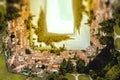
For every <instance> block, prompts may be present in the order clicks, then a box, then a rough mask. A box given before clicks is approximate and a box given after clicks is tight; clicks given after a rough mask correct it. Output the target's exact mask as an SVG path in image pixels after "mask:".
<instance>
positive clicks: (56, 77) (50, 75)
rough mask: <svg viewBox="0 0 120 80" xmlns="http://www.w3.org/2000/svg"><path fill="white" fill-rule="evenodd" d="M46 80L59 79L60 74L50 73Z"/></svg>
mask: <svg viewBox="0 0 120 80" xmlns="http://www.w3.org/2000/svg"><path fill="white" fill-rule="evenodd" d="M46 80H59V75H58V74H57V73H50V74H49V75H48V77H47V78H46Z"/></svg>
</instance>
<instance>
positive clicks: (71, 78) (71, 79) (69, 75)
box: [65, 74, 75, 80]
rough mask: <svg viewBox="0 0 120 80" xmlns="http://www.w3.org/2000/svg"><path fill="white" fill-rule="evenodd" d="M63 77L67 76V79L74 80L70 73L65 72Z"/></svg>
mask: <svg viewBox="0 0 120 80" xmlns="http://www.w3.org/2000/svg"><path fill="white" fill-rule="evenodd" d="M65 77H66V78H68V80H75V77H74V76H73V75H71V74H66V76H65Z"/></svg>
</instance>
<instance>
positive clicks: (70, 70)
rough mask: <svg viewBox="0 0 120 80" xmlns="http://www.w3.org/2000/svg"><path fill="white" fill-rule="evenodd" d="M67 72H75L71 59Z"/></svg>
mask: <svg viewBox="0 0 120 80" xmlns="http://www.w3.org/2000/svg"><path fill="white" fill-rule="evenodd" d="M66 70H67V72H68V73H72V72H73V71H74V67H73V63H72V62H71V60H70V59H68V61H67V66H66Z"/></svg>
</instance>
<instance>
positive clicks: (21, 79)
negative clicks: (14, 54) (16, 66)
mask: <svg viewBox="0 0 120 80" xmlns="http://www.w3.org/2000/svg"><path fill="white" fill-rule="evenodd" d="M25 79H26V76H24V75H20V74H13V73H11V72H9V71H8V70H7V67H6V61H5V57H4V54H0V80H25Z"/></svg>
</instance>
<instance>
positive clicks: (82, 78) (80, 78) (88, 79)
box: [78, 75, 90, 80]
mask: <svg viewBox="0 0 120 80" xmlns="http://www.w3.org/2000/svg"><path fill="white" fill-rule="evenodd" d="M78 79H79V80H90V78H89V76H87V75H80V76H79V77H78Z"/></svg>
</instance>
